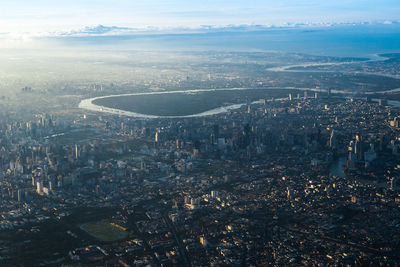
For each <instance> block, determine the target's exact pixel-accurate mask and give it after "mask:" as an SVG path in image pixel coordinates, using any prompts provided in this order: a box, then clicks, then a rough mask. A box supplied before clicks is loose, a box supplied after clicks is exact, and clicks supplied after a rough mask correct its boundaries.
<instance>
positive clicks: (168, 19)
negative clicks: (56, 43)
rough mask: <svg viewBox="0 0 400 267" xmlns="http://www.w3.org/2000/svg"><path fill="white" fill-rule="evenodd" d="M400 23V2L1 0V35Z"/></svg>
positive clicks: (336, 0)
mask: <svg viewBox="0 0 400 267" xmlns="http://www.w3.org/2000/svg"><path fill="white" fill-rule="evenodd" d="M385 20H388V21H389V20H390V21H393V20H395V21H400V1H399V0H379V1H378V0H324V1H322V0H243V1H238V0H201V1H191V0H112V1H106V0H97V1H95V0H57V1H54V0H35V1H32V0H12V1H9V0H2V1H0V34H1V33H32V32H36V33H37V32H52V31H69V30H72V29H79V28H82V27H85V26H95V25H99V24H101V25H107V26H120V27H138V28H143V27H157V28H168V27H170V28H173V27H189V28H191V27H193V28H195V27H200V26H201V25H216V26H225V25H232V24H233V25H241V24H263V25H284V24H285V23H342V22H360V21H385Z"/></svg>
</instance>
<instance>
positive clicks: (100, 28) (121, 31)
mask: <svg viewBox="0 0 400 267" xmlns="http://www.w3.org/2000/svg"><path fill="white" fill-rule="evenodd" d="M362 25H399V26H400V21H381V22H369V21H363V22H346V23H286V24H282V25H272V24H271V25H261V24H259V25H253V24H242V25H224V26H220V25H201V26H199V27H176V28H160V27H150V26H149V27H145V28H130V27H119V26H104V25H97V26H87V27H84V28H82V29H78V30H71V31H69V32H54V33H50V34H49V35H48V36H55V37H63V36H65V37H74V36H76V37H79V36H115V35H136V34H171V33H172V34H179V33H182V34H185V33H209V32H248V31H266V30H274V29H296V28H299V29H307V28H328V27H340V26H362Z"/></svg>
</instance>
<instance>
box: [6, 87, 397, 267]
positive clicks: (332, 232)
mask: <svg viewBox="0 0 400 267" xmlns="http://www.w3.org/2000/svg"><path fill="white" fill-rule="evenodd" d="M23 91H24V93H25V92H26V91H30V90H27V89H26V88H24V89H23ZM28 117H30V118H27V119H24V120H16V119H15V115H13V114H8V113H5V114H3V117H2V121H1V135H2V139H1V170H2V172H1V175H2V178H1V211H2V212H1V217H2V220H1V223H0V228H1V232H0V235H1V243H0V257H1V261H2V262H4V263H5V264H6V265H15V264H28V265H29V264H32V263H33V264H34V265H39V264H41V265H66V266H70V265H71V266H74V265H75V264H77V263H80V264H84V265H85V266H86V265H88V266H98V264H99V263H101V264H105V263H107V264H109V265H110V266H114V265H115V266H131V265H138V266H146V265H156V266H160V265H161V266H171V265H175V266H179V265H185V266H190V265H192V266H205V265H218V266H219V265H241V264H242V265H250V266H265V265H274V264H277V265H301V264H305V265H310V264H311V265H314V264H323V265H334V264H340V265H346V264H350V265H353V264H359V265H368V264H369V265H379V264H385V265H386V264H389V265H395V264H398V263H399V257H398V255H399V254H398V253H399V251H398V249H399V245H400V244H399V240H400V238H399V237H398V229H399V226H400V221H399V219H398V218H399V214H398V207H399V203H400V194H399V182H398V179H399V178H398V177H399V171H398V168H399V167H398V166H400V161H399V158H398V153H400V152H399V146H400V141H399V139H398V134H399V130H400V129H399V128H398V127H399V124H398V123H399V118H400V111H399V109H398V108H395V107H392V106H389V105H387V101H379V103H378V102H376V101H372V100H371V98H369V97H366V98H351V97H350V98H349V97H346V98H345V97H343V96H340V95H331V94H327V93H321V94H318V93H313V92H303V93H301V94H300V93H298V94H292V93H288V94H287V96H286V97H284V98H280V99H274V98H272V97H269V96H268V94H267V93H266V95H265V97H264V98H261V99H259V101H257V102H252V103H250V102H249V103H247V104H246V105H243V106H242V107H241V108H239V109H235V110H230V111H228V112H227V113H221V114H217V115H213V116H207V117H195V118H185V119H136V118H131V117H126V116H116V115H112V114H110V115H107V114H106V113H96V112H85V111H84V110H81V112H80V113H76V114H73V115H69V116H65V115H64V116H62V115H52V114H49V113H40V114H31V115H29V116H28ZM388 236H390V237H392V238H390V239H388V238H387V237H388Z"/></svg>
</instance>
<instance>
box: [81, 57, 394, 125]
mask: <svg viewBox="0 0 400 267" xmlns="http://www.w3.org/2000/svg"><path fill="white" fill-rule="evenodd" d="M386 59H387V58H386V57H381V56H380V55H377V54H376V55H373V56H372V58H371V59H369V60H367V61H365V62H371V61H384V60H386ZM354 63H359V62H353V61H352V62H335V63H332V62H329V63H305V64H297V65H287V66H280V67H273V68H269V69H267V70H268V71H274V72H314V71H313V70H312V71H310V70H291V68H294V67H309V66H331V65H344V64H354ZM317 72H330V71H317ZM344 73H346V72H344ZM349 73H350V72H349ZM358 73H359V72H358ZM365 74H370V75H377V76H385V77H391V78H400V77H399V76H392V75H385V74H375V73H365ZM265 89H269V90H271V89H276V90H300V91H314V92H326V90H325V89H316V88H298V87H270V88H265ZM237 90H254V88H221V89H200V90H185V91H167V92H146V93H131V94H120V95H109V96H99V97H93V98H89V99H84V100H82V101H81V102H80V103H79V108H81V109H85V110H90V111H96V112H104V113H109V114H115V115H123V116H128V117H136V118H145V119H155V118H194V117H204V116H211V115H216V114H220V113H225V112H228V111H230V110H234V109H238V108H241V107H242V106H244V105H246V104H247V103H240V104H234V105H229V106H222V107H218V108H214V109H211V110H208V111H205V112H201V113H197V114H191V115H185V116H157V115H149V114H142V113H136V112H132V111H126V110H121V109H115V108H110V107H106V106H101V105H96V104H94V103H93V102H94V101H95V100H98V99H104V98H109V97H120V96H139V95H161V94H187V93H193V94H195V93H200V92H216V91H237ZM260 90H262V89H260ZM399 91H400V88H395V89H391V90H386V91H376V92H365V93H363V95H364V96H367V95H370V94H382V93H389V92H399ZM331 92H332V93H335V94H345V95H347V96H348V97H351V96H353V95H355V94H354V93H349V92H344V91H340V90H331ZM357 98H361V97H360V95H359V94H357ZM285 99H286V98H285ZM285 99H283V98H282V99H277V100H285ZM373 101H378V99H373ZM257 102H258V101H254V102H252V103H257ZM388 104H389V105H391V106H395V107H399V108H400V101H394V100H389V101H388Z"/></svg>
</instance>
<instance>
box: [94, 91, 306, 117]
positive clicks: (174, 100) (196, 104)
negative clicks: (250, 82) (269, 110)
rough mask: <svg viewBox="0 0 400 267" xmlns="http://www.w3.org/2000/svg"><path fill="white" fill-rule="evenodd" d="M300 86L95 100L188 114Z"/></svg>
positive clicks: (139, 109) (137, 109)
mask: <svg viewBox="0 0 400 267" xmlns="http://www.w3.org/2000/svg"><path fill="white" fill-rule="evenodd" d="M289 93H301V95H303V94H304V92H301V91H298V90H273V89H271V90H269V89H246V90H229V89H228V90H224V89H219V90H216V91H198V92H193V91H192V92H190V93H182V92H178V93H169V94H165V93H159V94H150V95H123V96H111V97H105V98H99V99H96V100H94V101H93V104H95V105H100V106H104V107H108V108H115V109H121V110H126V111H131V112H136V113H140V114H146V115H155V116H187V115H193V114H198V113H202V112H205V111H208V110H211V109H215V108H219V107H223V106H228V105H232V104H240V103H246V101H255V100H259V99H261V98H263V99H266V98H271V97H275V98H279V97H287V96H288V94H289Z"/></svg>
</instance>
